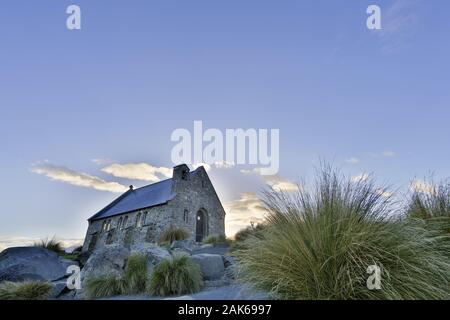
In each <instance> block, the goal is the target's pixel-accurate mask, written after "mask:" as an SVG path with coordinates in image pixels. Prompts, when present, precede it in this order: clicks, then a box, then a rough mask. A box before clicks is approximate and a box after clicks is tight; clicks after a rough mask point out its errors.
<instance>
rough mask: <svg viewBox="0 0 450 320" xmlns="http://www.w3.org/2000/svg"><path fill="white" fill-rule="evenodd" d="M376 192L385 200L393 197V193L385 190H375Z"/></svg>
mask: <svg viewBox="0 0 450 320" xmlns="http://www.w3.org/2000/svg"><path fill="white" fill-rule="evenodd" d="M375 192H377V193H378V194H379V195H380V196H382V197H383V198H390V197H392V196H393V193H392V192H389V191H386V190H384V189H377V190H375Z"/></svg>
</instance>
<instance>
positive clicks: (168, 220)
mask: <svg viewBox="0 0 450 320" xmlns="http://www.w3.org/2000/svg"><path fill="white" fill-rule="evenodd" d="M185 170H189V168H188V167H187V166H184V165H182V166H178V167H175V168H174V174H173V185H172V192H173V193H174V194H176V196H175V197H174V198H173V199H172V200H170V201H169V202H168V203H167V204H165V205H160V206H155V207H152V208H147V209H142V210H138V211H134V212H131V213H127V214H122V215H117V216H114V217H110V218H107V219H103V220H96V221H92V222H90V224H89V227H88V230H87V234H86V238H85V242H84V245H83V251H92V250H94V249H99V248H103V247H105V246H107V245H113V244H114V245H117V244H122V245H124V246H125V247H128V248H132V247H134V246H138V245H142V244H144V243H156V242H157V241H158V239H159V237H160V235H161V233H162V232H163V231H164V230H166V229H168V228H170V227H178V228H185V229H187V230H188V231H189V232H190V234H191V236H190V239H192V240H195V232H196V217H197V212H198V211H199V210H202V212H204V214H205V216H206V221H207V227H206V231H207V232H206V235H205V236H207V235H224V234H225V211H224V209H223V207H222V204H221V203H220V200H219V198H218V196H217V194H216V192H215V190H214V187H213V185H212V183H211V181H210V179H209V177H208V174H207V173H206V171H205V169H204V168H203V167H199V168H198V169H197V170H195V171H193V172H191V173H190V174H188V175H184V174H183V171H185ZM138 217H140V219H142V218H143V217H145V220H139V219H138ZM120 219H122V221H124V219H127V223H126V225H123V224H122V226H120V228H118V223H119V220H120ZM106 220H110V223H111V224H110V230H109V231H102V225H103V223H104V222H105V221H106ZM94 243H95V246H94V245H93V244H94ZM94 247H95V248H94Z"/></svg>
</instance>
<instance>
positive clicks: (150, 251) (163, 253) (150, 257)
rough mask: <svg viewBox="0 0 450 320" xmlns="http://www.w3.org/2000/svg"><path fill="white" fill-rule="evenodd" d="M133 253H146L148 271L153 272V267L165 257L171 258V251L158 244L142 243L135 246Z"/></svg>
mask: <svg viewBox="0 0 450 320" xmlns="http://www.w3.org/2000/svg"><path fill="white" fill-rule="evenodd" d="M132 253H139V254H144V255H146V256H147V267H148V271H149V272H151V270H152V269H153V267H154V266H155V265H157V264H158V263H160V262H161V260H163V259H165V258H170V257H171V255H170V252H169V251H168V250H167V249H165V248H162V247H158V246H156V245H142V246H139V247H134V248H133V251H132Z"/></svg>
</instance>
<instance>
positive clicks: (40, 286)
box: [0, 281, 53, 300]
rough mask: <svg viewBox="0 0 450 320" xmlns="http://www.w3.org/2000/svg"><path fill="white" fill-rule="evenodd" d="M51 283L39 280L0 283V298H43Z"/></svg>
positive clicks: (48, 292)
mask: <svg viewBox="0 0 450 320" xmlns="http://www.w3.org/2000/svg"><path fill="white" fill-rule="evenodd" d="M52 287H53V286H52V284H50V283H48V282H41V281H25V282H9V281H5V282H2V283H0V300H45V299H47V298H48V296H49V294H50V291H51V289H52Z"/></svg>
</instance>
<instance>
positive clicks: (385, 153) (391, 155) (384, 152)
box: [383, 151, 395, 157]
mask: <svg viewBox="0 0 450 320" xmlns="http://www.w3.org/2000/svg"><path fill="white" fill-rule="evenodd" d="M383 156H384V157H394V156H395V152H394V151H383Z"/></svg>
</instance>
